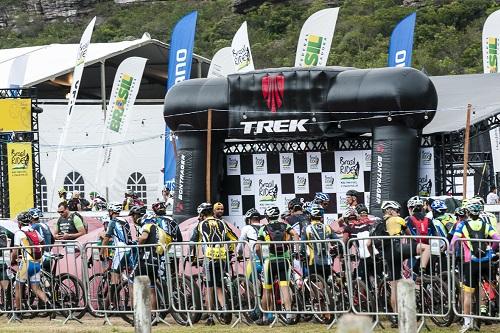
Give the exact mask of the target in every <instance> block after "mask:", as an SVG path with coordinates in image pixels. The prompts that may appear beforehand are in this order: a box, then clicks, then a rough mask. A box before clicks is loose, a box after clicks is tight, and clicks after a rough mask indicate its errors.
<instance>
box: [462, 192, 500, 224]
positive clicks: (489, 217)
mask: <svg viewBox="0 0 500 333" xmlns="http://www.w3.org/2000/svg"><path fill="white" fill-rule="evenodd" d="M469 202H474V203H477V204H479V207H480V209H481V213H480V214H479V217H480V218H481V220H483V221H485V222H486V223H488V224H489V225H491V226H492V227H493V230H495V231H496V230H497V218H496V216H495V214H493V213H489V212H485V211H484V199H483V198H481V197H480V196H475V197H473V198H472V199H470V200H469Z"/></svg>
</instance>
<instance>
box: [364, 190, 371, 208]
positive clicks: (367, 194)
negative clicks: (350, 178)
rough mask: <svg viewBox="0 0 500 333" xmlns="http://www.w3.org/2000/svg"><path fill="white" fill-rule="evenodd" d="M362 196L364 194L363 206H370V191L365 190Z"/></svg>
mask: <svg viewBox="0 0 500 333" xmlns="http://www.w3.org/2000/svg"><path fill="white" fill-rule="evenodd" d="M364 196H365V206H366V207H369V206H370V192H365V193H364Z"/></svg>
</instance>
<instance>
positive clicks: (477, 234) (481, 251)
mask: <svg viewBox="0 0 500 333" xmlns="http://www.w3.org/2000/svg"><path fill="white" fill-rule="evenodd" d="M464 226H465V228H467V231H468V232H469V239H470V240H471V242H470V243H471V244H472V249H471V254H472V255H473V256H474V257H476V258H478V259H481V258H482V257H483V256H485V255H486V250H487V247H488V243H487V242H475V241H474V240H484V239H486V223H484V222H483V223H481V229H479V230H473V229H472V228H471V226H470V224H469V221H464Z"/></svg>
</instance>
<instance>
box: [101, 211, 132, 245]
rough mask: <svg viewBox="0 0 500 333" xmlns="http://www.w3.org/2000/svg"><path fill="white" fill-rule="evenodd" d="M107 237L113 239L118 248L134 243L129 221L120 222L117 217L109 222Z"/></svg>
mask: <svg viewBox="0 0 500 333" xmlns="http://www.w3.org/2000/svg"><path fill="white" fill-rule="evenodd" d="M106 236H107V237H108V238H112V239H113V243H114V244H115V245H117V246H120V245H127V244H131V243H132V234H131V232H130V225H129V223H128V222H127V221H123V220H119V219H117V218H116V217H114V218H112V219H111V221H109V224H108V229H107V230H106Z"/></svg>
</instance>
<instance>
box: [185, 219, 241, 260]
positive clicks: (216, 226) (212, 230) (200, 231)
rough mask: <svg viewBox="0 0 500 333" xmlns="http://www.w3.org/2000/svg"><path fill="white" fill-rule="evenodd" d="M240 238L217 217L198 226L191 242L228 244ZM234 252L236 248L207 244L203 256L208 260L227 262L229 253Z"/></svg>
mask: <svg viewBox="0 0 500 333" xmlns="http://www.w3.org/2000/svg"><path fill="white" fill-rule="evenodd" d="M236 240H238V237H236V235H235V234H234V232H233V231H232V230H231V228H230V227H229V226H228V225H227V224H226V223H225V222H224V221H222V220H219V219H216V218H215V217H209V218H207V219H205V220H203V221H201V222H200V223H198V225H197V226H196V228H195V229H194V230H193V234H192V236H191V242H197V243H200V242H201V243H210V242H227V241H236ZM226 249H228V250H229V251H232V250H234V246H232V245H230V246H225V245H223V244H221V245H219V244H205V245H204V246H203V254H204V256H205V257H206V258H210V259H221V260H226V259H227V255H228V254H229V253H228V252H227V250H226Z"/></svg>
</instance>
